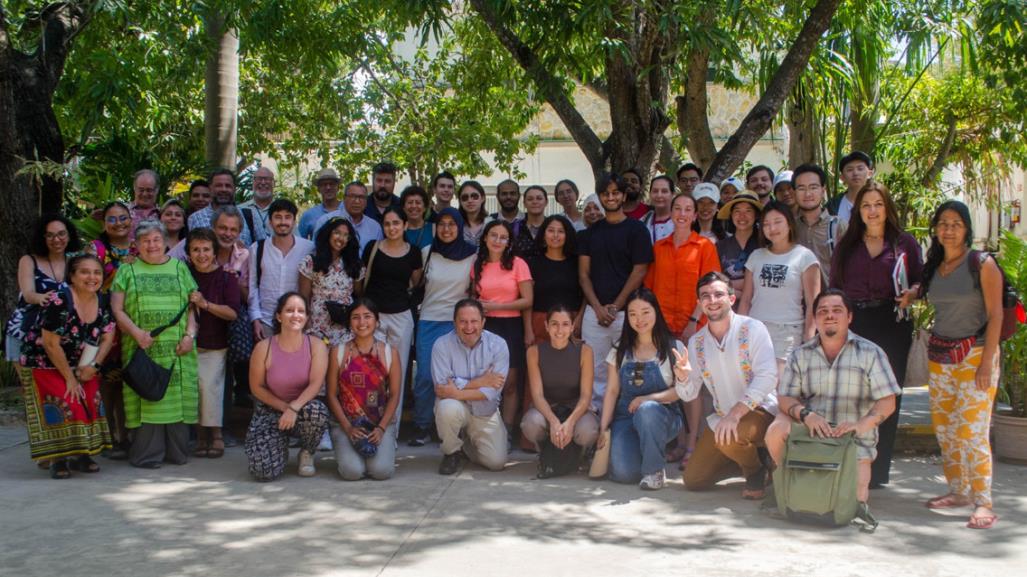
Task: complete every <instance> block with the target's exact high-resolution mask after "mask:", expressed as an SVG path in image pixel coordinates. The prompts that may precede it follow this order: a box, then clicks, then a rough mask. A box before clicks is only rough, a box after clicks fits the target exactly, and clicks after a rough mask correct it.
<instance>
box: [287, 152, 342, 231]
mask: <svg viewBox="0 0 1027 577" xmlns="http://www.w3.org/2000/svg"><path fill="white" fill-rule="evenodd" d="M340 182H341V180H340V179H339V173H337V172H335V170H334V169H331V168H325V169H323V170H321V172H319V173H317V178H315V179H314V186H316V187H317V192H318V194H320V195H321V204H318V205H315V206H312V207H310V208H308V209H307V210H305V211H303V216H302V217H301V218H300V225H299V227H297V228H298V233H297V234H299V235H300V236H301V237H303V238H305V239H307V240H313V239H314V225H315V224H316V223H317V221H318V219H319V218H321V217H322V216H324V215H326V214H328V213H329V212H332V211H334V210H337V209H338V208H339V183H340Z"/></svg>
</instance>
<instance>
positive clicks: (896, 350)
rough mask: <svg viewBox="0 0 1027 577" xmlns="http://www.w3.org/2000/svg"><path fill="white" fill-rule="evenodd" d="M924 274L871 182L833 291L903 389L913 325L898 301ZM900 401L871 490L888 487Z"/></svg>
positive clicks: (883, 435) (834, 269) (916, 249)
mask: <svg viewBox="0 0 1027 577" xmlns="http://www.w3.org/2000/svg"><path fill="white" fill-rule="evenodd" d="M899 259H905V268H906V278H907V279H908V288H907V289H906V290H904V291H903V293H902V294H897V293H896V291H895V284H894V281H893V280H892V276H893V274H894V272H895V270H896V263H897V262H898V260H899ZM922 269H923V257H922V256H921V255H920V245H918V244H917V242H916V239H915V238H913V235H911V234H909V233H908V232H905V231H903V230H902V227H901V226H900V225H899V217H898V212H897V211H896V210H895V203H894V202H892V199H891V195H890V194H889V192H888V187H886V186H885V185H883V184H881V183H879V182H875V181H873V180H871V181H870V182H868V183H867V184H866V185H865V186H864V187H863V188H862V189H861V190H860V191H859V194H858V195H856V202H855V204H853V212H852V216H851V217H850V219H849V228H848V230H846V231H845V235H844V236H843V237H842V238H841V240H840V241H839V242H838V248H837V249H836V250H835V251H834V258H833V260H832V264H831V282H830V285H831V288H838V289H842V290H843V291H845V294H847V295H848V296H849V298H850V299H852V302H853V305H854V308H853V311H852V325H851V326H850V330H851V331H852V332H854V333H856V334H857V335H859V336H861V337H864V338H867V339H869V340H871V341H873V342H874V343H875V344H877V345H878V346H879V347H881V348H882V349H884V352H885V353H887V354H888V361H889V363H890V364H891V369H892V372H893V373H895V378H896V379H897V380H898V383H899V385H901V384H902V381H903V380H904V379H905V376H906V361H907V359H908V358H909V347H910V346H911V345H912V344H913V321H912V319H910V318H909V315H908V313H906V312H905V310H904V309H903V308H902V307H901V306H900V303H899V302H898V301H900V300H902V299H903V297H904V296H905V295H907V294H909V295H915V294H916V293H917V291H918V290H919V288H920V275H921V271H922ZM905 301H906V302H908V301H909V297H907V298H906V299H905ZM901 401H902V396H901V395H900V396H897V397H895V412H894V413H892V415H891V416H890V417H888V419H887V420H885V421H884V422H883V423H881V426H880V428H879V429H878V430H879V438H878V441H877V459H875V460H874V464H873V465H872V468H871V477H870V488H875V487H880V486H882V485H887V484H888V474H889V471H890V469H891V453H892V446H893V445H894V444H895V433H896V431H897V430H898V425H899V405H900V403H901Z"/></svg>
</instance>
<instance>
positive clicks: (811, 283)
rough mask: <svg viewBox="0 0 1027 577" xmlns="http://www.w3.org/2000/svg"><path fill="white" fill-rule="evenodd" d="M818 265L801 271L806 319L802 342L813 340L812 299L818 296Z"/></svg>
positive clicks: (819, 276) (814, 328)
mask: <svg viewBox="0 0 1027 577" xmlns="http://www.w3.org/2000/svg"><path fill="white" fill-rule="evenodd" d="M820 278H821V275H820V265H819V264H814V265H812V266H809V267H807V268H806V270H804V271H802V297H803V300H805V301H806V303H807V304H806V319H805V325H804V329H803V333H802V340H804V341H808V340H809V339H811V338H813V333H814V332H815V331H816V327H815V326H814V325H813V299H815V298H817V295H818V294H820Z"/></svg>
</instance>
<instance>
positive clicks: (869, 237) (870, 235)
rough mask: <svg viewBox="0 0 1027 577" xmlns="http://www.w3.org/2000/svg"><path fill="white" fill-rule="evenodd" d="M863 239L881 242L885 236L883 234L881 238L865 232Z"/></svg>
mask: <svg viewBox="0 0 1027 577" xmlns="http://www.w3.org/2000/svg"><path fill="white" fill-rule="evenodd" d="M863 238H864V239H866V240H881V239H883V238H884V235H883V234H882V235H880V236H874V235H872V234H870V233H867V232H864V233H863Z"/></svg>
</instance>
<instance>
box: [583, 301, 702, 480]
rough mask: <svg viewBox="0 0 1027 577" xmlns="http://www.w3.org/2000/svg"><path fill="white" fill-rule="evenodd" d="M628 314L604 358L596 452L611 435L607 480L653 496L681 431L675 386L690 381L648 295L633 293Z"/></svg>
mask: <svg viewBox="0 0 1027 577" xmlns="http://www.w3.org/2000/svg"><path fill="white" fill-rule="evenodd" d="M626 309H627V315H626V316H627V319H626V322H625V323H624V327H623V329H622V331H621V337H620V341H618V343H617V346H615V347H614V348H612V349H610V353H609V355H607V357H606V364H607V368H608V376H607V381H606V393H605V394H604V396H603V413H602V418H601V419H600V421H599V431H600V435H599V441H598V445H597V447H598V448H599V449H602V448H603V445H604V436H603V432H605V431H607V430H609V431H610V441H609V442H610V443H611V446H610V469H609V477H610V480H612V481H614V482H617V483H639V487H641V488H642V489H644V490H648V491H655V490H657V489H662V488H663V485H664V482H665V474H664V471H663V468H664V465H665V464H666V447H667V443H669V442H670V440H671V439H673V438H674V437H675V436H677V434H678V431H679V430H680V429H681V424H682V423H681V411H680V410H679V408H678V403H677V400H678V396H677V392H675V390H674V384H675V383H683V382H685V379H687V378H688V373H689V372H690V366H689V364H688V353H687V352H685V346H684V345H683V344H681V341H678V340H676V339H675V338H674V336H673V335H672V334H671V332H670V329H668V328H667V323H666V321H664V320H663V315H662V314H661V313H660V305H659V303H658V302H657V301H656V295H654V294H653V293H652V291H650V290H649V289H647V288H644V287H643V288H640V289H638V290H636V291H635V292H633V293H632V294H631V296H629V297H628V305H627V307H626ZM639 479H641V482H639Z"/></svg>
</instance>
